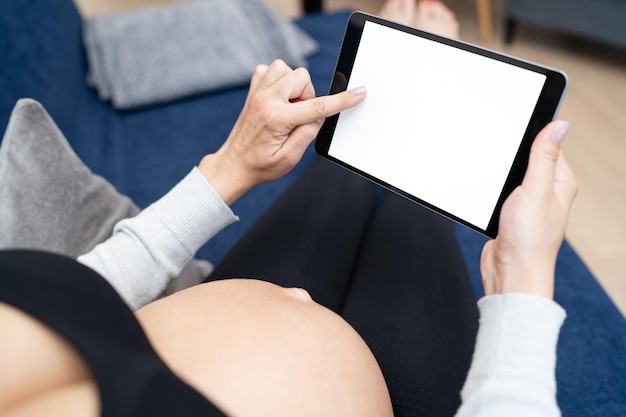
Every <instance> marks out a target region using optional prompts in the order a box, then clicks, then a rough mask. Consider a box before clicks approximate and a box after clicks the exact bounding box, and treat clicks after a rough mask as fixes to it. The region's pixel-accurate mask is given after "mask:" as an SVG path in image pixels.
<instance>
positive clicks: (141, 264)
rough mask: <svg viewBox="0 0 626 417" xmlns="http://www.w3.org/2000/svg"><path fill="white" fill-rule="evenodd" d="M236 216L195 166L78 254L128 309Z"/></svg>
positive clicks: (172, 274)
mask: <svg viewBox="0 0 626 417" xmlns="http://www.w3.org/2000/svg"><path fill="white" fill-rule="evenodd" d="M236 220H237V217H236V216H235V215H234V214H233V213H232V211H231V210H230V209H229V208H228V206H227V205H226V204H225V203H224V202H223V201H222V200H221V199H220V197H219V196H218V195H217V193H216V192H215V191H214V190H213V188H212V187H211V186H210V185H209V183H208V182H207V181H206V180H205V179H204V177H203V176H202V175H201V173H200V172H199V171H198V169H197V168H194V169H193V170H192V172H190V173H189V174H188V175H187V176H186V177H185V178H184V179H183V180H182V181H181V182H180V183H178V184H177V185H176V186H175V187H174V188H173V189H172V190H171V191H170V192H168V193H167V194H166V195H165V196H164V197H163V198H161V199H160V200H158V201H157V202H155V203H154V204H152V205H151V206H150V207H148V208H146V209H145V210H143V211H142V212H141V213H140V214H139V215H138V216H136V217H134V218H132V219H126V220H123V221H121V222H119V223H118V224H117V225H116V226H115V228H114V231H113V236H112V237H111V238H110V239H108V240H107V241H106V242H104V243H101V244H100V245H98V246H96V247H95V248H94V249H93V250H92V251H91V252H89V253H87V254H84V255H82V256H80V257H79V258H78V261H79V262H81V263H83V264H85V265H87V266H89V267H90V268H92V269H94V270H96V271H97V272H99V273H100V274H101V275H102V276H104V277H105V278H106V279H107V280H108V281H109V282H110V283H111V284H112V285H113V286H114V287H115V288H116V290H117V291H118V292H119V293H120V295H121V296H122V298H124V299H125V300H126V302H127V303H128V304H129V305H130V306H131V308H133V309H137V308H139V307H141V306H143V305H144V304H146V303H148V302H150V301H151V300H153V299H154V298H156V297H157V296H158V294H160V293H161V292H162V291H163V289H164V288H165V286H166V285H167V283H168V282H169V281H170V280H171V279H173V278H175V277H177V276H178V275H179V274H180V271H181V270H182V268H183V267H184V266H185V264H187V262H189V261H190V260H191V259H192V258H193V256H194V255H195V253H196V252H197V251H198V249H199V248H200V247H201V246H203V245H204V244H205V243H206V242H207V241H208V240H209V239H210V238H211V237H213V236H214V235H215V234H216V233H218V232H219V231H220V230H222V229H223V228H224V227H226V226H227V225H229V224H230V223H232V222H234V221H236Z"/></svg>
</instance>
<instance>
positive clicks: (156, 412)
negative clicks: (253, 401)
mask: <svg viewBox="0 0 626 417" xmlns="http://www.w3.org/2000/svg"><path fill="white" fill-rule="evenodd" d="M0 301H2V302H5V303H8V304H11V305H12V306H14V307H16V308H18V309H20V310H22V311H24V312H26V313H28V314H30V315H31V316H33V317H35V318H36V319H38V320H40V321H41V322H43V323H46V324H47V325H48V326H49V327H50V328H52V329H54V330H55V331H57V332H58V334H59V335H61V336H62V337H64V338H65V339H66V340H67V341H68V342H69V343H70V344H71V345H73V346H74V347H75V348H76V350H77V351H78V352H79V353H80V354H81V355H82V357H83V358H84V360H85V362H86V363H87V366H88V367H89V369H90V371H91V374H92V376H93V378H94V379H95V382H96V384H97V386H98V389H99V393H100V404H101V415H102V416H103V417H125V416H128V417H137V416H150V417H160V416H163V417H165V416H168V417H171V416H185V417H193V416H202V417H212V416H224V414H223V413H222V412H220V411H219V410H218V409H217V408H216V407H215V406H213V405H212V404H211V403H210V402H209V401H208V400H207V399H206V398H204V397H203V396H202V395H201V394H199V393H198V392H197V391H195V390H194V389H193V388H191V387H190V386H188V385H187V384H185V383H184V382H183V381H181V380H180V379H179V378H178V377H177V376H176V375H174V374H173V373H172V371H170V369H169V368H168V367H167V366H166V365H165V363H163V361H162V360H161V359H160V358H159V356H158V355H157V354H156V352H155V351H154V349H153V348H152V346H151V345H150V343H149V341H148V339H147V338H146V335H145V334H144V332H143V330H142V328H141V326H140V325H139V322H138V321H137V319H136V318H135V316H134V314H133V312H132V311H131V310H130V309H129V308H128V306H127V305H126V304H125V303H124V301H123V300H122V298H121V297H120V296H119V295H118V294H117V292H116V291H115V290H114V289H113V287H111V285H110V284H109V283H108V282H107V281H106V280H105V279H104V278H102V277H101V276H100V275H99V274H97V273H96V272H94V271H93V270H91V269H89V268H87V267H86V266H84V265H82V264H80V263H78V262H76V261H74V260H73V259H69V258H66V257H63V256H59V255H54V254H50V253H43V252H34V251H23V250H19V251H18V250H13V251H0Z"/></svg>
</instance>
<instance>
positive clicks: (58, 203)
mask: <svg viewBox="0 0 626 417" xmlns="http://www.w3.org/2000/svg"><path fill="white" fill-rule="evenodd" d="M138 213H139V208H138V207H137V206H136V205H135V204H134V203H133V202H132V201H131V200H130V199H129V198H128V197H126V196H123V195H121V194H120V193H118V192H117V190H116V189H115V187H113V186H112V185H111V184H110V183H109V182H108V181H106V180H105V179H104V178H102V177H101V176H99V175H96V174H94V173H92V172H91V170H90V169H89V168H87V166H85V164H84V163H83V162H82V161H81V160H80V158H79V157H78V156H77V155H76V153H74V151H73V150H72V148H71V146H70V144H69V143H68V142H67V140H66V139H65V137H64V135H63V133H62V132H61V131H60V129H59V128H58V127H57V125H56V124H55V123H54V121H53V120H52V118H51V117H50V115H49V114H48V113H47V112H46V110H45V109H44V108H43V106H42V105H41V104H40V103H38V102H37V101H35V100H31V99H22V100H19V101H18V102H17V104H16V105H15V108H14V109H13V112H12V114H11V118H10V120H9V124H8V126H7V130H6V132H5V135H4V138H3V139H2V143H1V144H0V249H8V248H27V249H36V250H44V251H50V252H55V253H60V254H63V255H66V256H69V257H72V258H76V257H78V256H79V255H82V254H84V253H86V252H89V251H90V250H91V249H93V248H94V247H95V246H96V245H97V244H99V243H101V242H103V241H105V240H106V239H108V238H109V237H110V236H111V233H112V231H113V226H115V224H116V223H117V222H118V221H120V220H122V219H125V218H128V217H132V216H135V215H136V214H138ZM211 270H212V266H211V264H210V263H208V262H206V261H196V260H194V261H192V262H190V263H189V264H188V265H187V267H185V269H184V270H183V273H182V274H181V277H180V278H179V279H177V280H174V281H173V284H172V285H171V286H170V287H172V288H173V286H174V285H175V286H176V288H184V287H186V286H189V285H192V284H195V283H197V282H200V281H201V280H202V279H203V278H204V277H206V276H207V275H208V274H209V273H210V272H211ZM177 281H178V282H177ZM174 283H175V284H174ZM169 292H172V290H171V289H170V290H169Z"/></svg>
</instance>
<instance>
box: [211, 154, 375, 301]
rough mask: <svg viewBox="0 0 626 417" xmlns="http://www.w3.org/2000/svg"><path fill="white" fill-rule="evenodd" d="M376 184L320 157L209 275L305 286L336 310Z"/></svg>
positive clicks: (316, 299) (371, 207)
mask: <svg viewBox="0 0 626 417" xmlns="http://www.w3.org/2000/svg"><path fill="white" fill-rule="evenodd" d="M374 197H375V195H374V187H373V185H372V184H371V183H370V182H369V181H366V180H364V179H362V178H360V177H358V176H356V175H353V174H351V173H350V172H348V171H346V170H345V169H343V168H340V167H338V166H336V165H334V164H332V163H331V162H328V161H326V160H322V159H318V160H316V161H315V162H314V164H313V165H312V166H311V168H309V169H308V170H307V171H306V172H305V173H304V175H303V176H302V177H301V178H299V179H298V180H297V181H296V182H295V183H294V184H293V185H292V186H291V187H290V188H289V189H288V190H287V191H286V192H285V193H284V194H283V195H282V196H281V197H280V198H279V199H278V200H277V201H276V203H274V205H272V207H270V209H269V210H268V211H267V212H266V213H265V214H264V215H263V216H262V217H261V219H259V221H258V222H257V223H256V224H255V225H254V226H253V227H252V228H251V229H250V230H249V231H248V232H247V233H246V234H245V235H244V236H243V237H242V239H241V240H240V241H239V242H238V243H237V244H236V245H235V246H234V247H233V249H232V250H231V251H229V253H228V254H227V255H226V256H225V257H224V259H223V260H222V261H221V262H220V263H219V264H218V265H217V267H216V268H215V270H214V271H213V273H212V274H211V275H210V276H209V278H208V280H209V281H210V280H216V279H224V278H256V279H261V280H264V281H269V282H273V283H275V284H278V285H281V286H283V287H302V288H304V289H306V290H307V291H309V293H310V294H311V296H312V297H313V299H314V300H315V301H317V302H318V303H320V304H322V305H324V306H326V307H328V308H330V309H332V310H333V311H336V312H338V311H339V309H340V308H341V305H342V303H343V299H344V296H345V291H346V288H347V287H348V285H349V283H350V277H351V275H352V271H353V269H354V265H355V259H356V255H357V253H358V250H359V245H360V242H361V241H362V239H363V235H364V233H365V228H366V227H367V223H368V221H369V219H370V216H371V215H372V210H373V207H374Z"/></svg>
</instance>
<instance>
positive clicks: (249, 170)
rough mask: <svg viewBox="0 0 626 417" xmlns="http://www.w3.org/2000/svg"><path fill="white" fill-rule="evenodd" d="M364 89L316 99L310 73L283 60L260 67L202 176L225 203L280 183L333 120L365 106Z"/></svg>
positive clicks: (204, 162)
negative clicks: (261, 186) (259, 187)
mask: <svg viewBox="0 0 626 417" xmlns="http://www.w3.org/2000/svg"><path fill="white" fill-rule="evenodd" d="M364 98H365V89H364V88H362V87H361V88H356V89H354V90H351V91H344V92H342V93H338V94H335V95H332V96H324V97H317V98H316V97H315V90H314V88H313V83H312V82H311V77H310V75H309V73H308V71H307V70H306V69H304V68H298V69H296V70H292V69H291V68H289V67H288V66H287V64H285V63H284V62H283V61H280V60H278V61H275V62H274V63H272V65H270V66H269V67H268V66H266V65H259V66H258V67H257V68H256V71H255V73H254V75H253V77H252V81H251V83H250V92H249V93H248V98H247V99H246V103H245V105H244V108H243V110H242V112H241V115H240V116H239V119H238V120H237V123H236V124H235V126H234V127H233V130H232V131H231V133H230V135H229V137H228V139H227V140H226V142H225V143H224V145H222V147H221V148H220V149H219V150H218V151H217V152H216V153H215V154H212V155H207V156H206V157H204V159H203V160H202V162H201V163H200V165H199V169H200V172H202V174H203V175H204V176H205V178H207V180H208V181H209V182H210V183H211V185H212V186H213V188H214V189H215V190H216V191H217V193H218V194H219V195H220V197H221V198H222V199H223V200H224V201H225V202H226V203H227V204H231V203H233V202H234V201H235V200H236V199H237V198H239V197H240V196H241V195H243V194H244V193H245V192H247V191H248V190H249V189H251V188H253V187H254V186H256V185H258V184H260V183H262V182H266V181H272V180H275V179H278V178H280V177H281V176H283V175H285V174H286V173H287V172H289V171H290V170H291V169H292V168H293V167H294V166H295V165H296V164H297V163H298V162H299V161H300V159H301V158H302V155H303V154H304V151H305V150H306V148H307V147H308V146H309V144H310V143H311V142H312V141H313V139H314V138H315V136H316V135H317V133H318V132H319V130H320V127H321V124H322V122H323V121H324V119H325V118H326V117H328V116H332V115H334V114H336V113H339V112H341V111H343V110H345V109H348V108H350V107H352V106H355V105H356V104H358V103H360V102H361V101H363V99H364Z"/></svg>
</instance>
